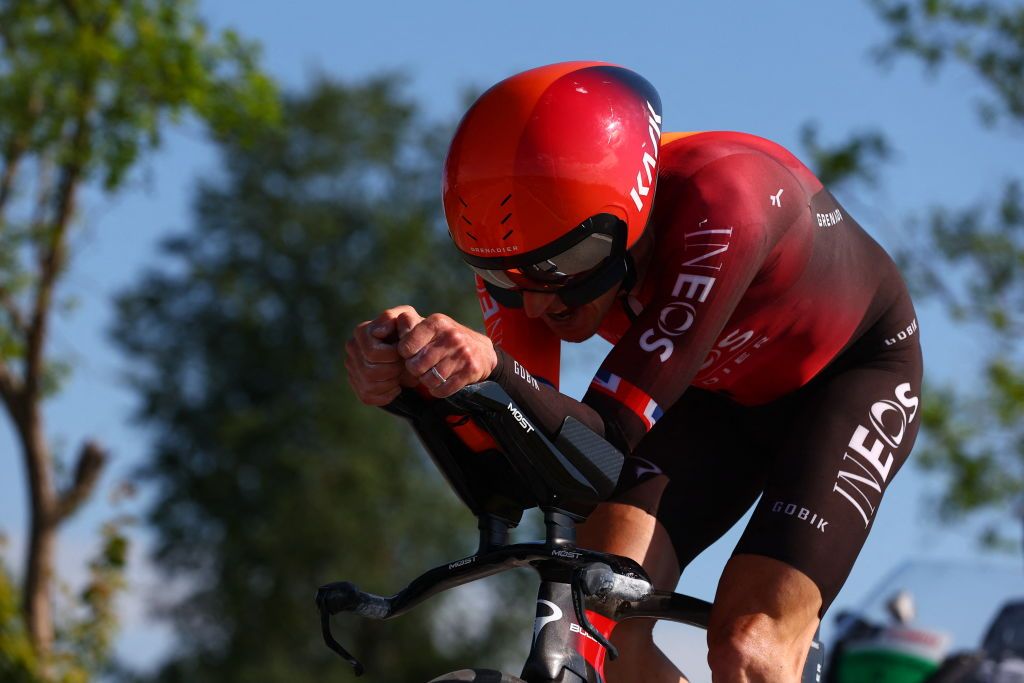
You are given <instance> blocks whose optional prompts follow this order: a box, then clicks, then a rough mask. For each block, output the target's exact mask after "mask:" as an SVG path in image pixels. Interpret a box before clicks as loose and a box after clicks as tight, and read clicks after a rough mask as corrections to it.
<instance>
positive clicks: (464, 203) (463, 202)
mask: <svg viewBox="0 0 1024 683" xmlns="http://www.w3.org/2000/svg"><path fill="white" fill-rule="evenodd" d="M459 201H460V202H462V205H463V206H464V207H466V208H467V209H468V208H469V204H467V203H466V200H465V199H463V198H462V197H459Z"/></svg>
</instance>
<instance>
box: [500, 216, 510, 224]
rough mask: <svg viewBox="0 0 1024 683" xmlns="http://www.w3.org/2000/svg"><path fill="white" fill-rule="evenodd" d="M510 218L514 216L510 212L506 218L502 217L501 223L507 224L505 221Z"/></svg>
mask: <svg viewBox="0 0 1024 683" xmlns="http://www.w3.org/2000/svg"><path fill="white" fill-rule="evenodd" d="M509 218H512V214H509V215H507V216H505V217H504V218H502V219H501V224H502V225H505V223H508V219H509Z"/></svg>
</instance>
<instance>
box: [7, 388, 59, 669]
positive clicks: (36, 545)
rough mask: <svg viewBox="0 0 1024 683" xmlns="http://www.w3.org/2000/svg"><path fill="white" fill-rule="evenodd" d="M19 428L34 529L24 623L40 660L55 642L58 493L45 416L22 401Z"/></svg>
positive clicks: (29, 550)
mask: <svg viewBox="0 0 1024 683" xmlns="http://www.w3.org/2000/svg"><path fill="white" fill-rule="evenodd" d="M21 408H22V410H20V411H19V412H20V413H21V414H20V415H19V419H18V420H17V422H18V432H19V435H20V437H21V445H22V449H23V455H24V456H25V466H26V467H25V471H26V473H27V475H28V487H29V492H30V494H31V500H32V520H31V533H30V537H29V547H28V556H27V557H26V558H25V585H24V588H23V592H22V610H23V613H24V615H25V627H26V629H27V630H28V634H29V637H30V639H31V641H32V646H33V648H34V650H35V652H36V654H37V655H38V657H39V659H40V661H42V662H44V669H45V662H46V660H47V659H48V658H49V654H50V650H51V649H52V646H53V611H52V609H51V597H50V592H51V590H50V589H51V586H52V583H53V566H54V562H55V561H56V557H55V552H56V540H57V525H58V523H59V519H58V515H57V495H56V490H55V488H54V483H53V471H52V468H51V466H50V454H49V451H48V449H47V447H46V441H45V439H44V437H43V424H42V418H41V415H40V414H39V410H38V407H37V406H35V405H31V404H30V405H22V406H21Z"/></svg>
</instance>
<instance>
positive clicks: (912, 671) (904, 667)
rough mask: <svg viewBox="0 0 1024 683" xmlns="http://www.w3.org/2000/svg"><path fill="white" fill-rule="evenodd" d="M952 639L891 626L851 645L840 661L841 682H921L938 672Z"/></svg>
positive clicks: (838, 664)
mask: <svg viewBox="0 0 1024 683" xmlns="http://www.w3.org/2000/svg"><path fill="white" fill-rule="evenodd" d="M949 643H950V637H949V636H948V635H946V634H944V633H937V632H934V631H925V630H919V629H911V628H904V627H892V628H888V629H885V630H884V631H882V632H881V633H879V634H877V635H875V636H873V637H871V638H868V639H865V640H862V641H859V642H853V643H850V644H849V645H848V646H847V648H846V651H845V652H844V653H843V655H842V656H841V657H840V659H839V661H838V662H837V670H836V681H837V682H838V683H919V682H920V681H924V680H925V679H927V678H928V677H929V676H930V675H932V674H933V673H935V672H936V671H937V670H938V668H939V665H940V664H941V663H942V660H943V658H944V657H945V656H946V651H947V650H948V649H949Z"/></svg>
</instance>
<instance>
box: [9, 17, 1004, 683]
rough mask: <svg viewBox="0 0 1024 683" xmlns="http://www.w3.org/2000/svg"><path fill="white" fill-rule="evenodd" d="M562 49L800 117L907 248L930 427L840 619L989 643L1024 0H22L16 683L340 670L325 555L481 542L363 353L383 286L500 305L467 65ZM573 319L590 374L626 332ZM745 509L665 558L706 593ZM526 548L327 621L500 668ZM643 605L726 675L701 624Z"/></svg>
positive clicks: (14, 255) (668, 96) (846, 195)
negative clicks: (502, 1) (321, 607)
mask: <svg viewBox="0 0 1024 683" xmlns="http://www.w3.org/2000/svg"><path fill="white" fill-rule="evenodd" d="M575 59H593V60H606V61H611V62H616V63H619V64H622V65H625V66H628V67H630V68H632V69H634V70H636V71H637V72H639V73H641V74H642V75H644V76H645V77H646V78H647V79H648V80H650V81H651V82H652V83H654V84H655V86H656V87H657V88H658V89H659V91H660V94H661V97H662V100H663V103H664V111H665V116H664V119H665V124H664V129H665V130H667V131H686V130H713V129H726V130H740V131H746V132H750V133H755V134H757V135H761V136H764V137H767V138H770V139H773V140H775V141H777V142H779V143H781V144H782V145H784V146H786V147H787V148H789V149H790V150H791V151H793V152H794V153H795V154H797V156H799V157H801V158H802V159H803V160H804V161H805V162H806V163H807V164H808V165H810V166H811V167H812V168H813V169H815V170H816V171H817V172H818V173H819V175H820V176H821V177H822V179H823V180H825V181H826V183H827V184H828V185H829V186H830V188H831V189H832V190H833V192H834V193H835V194H836V195H837V196H838V197H839V199H840V201H841V202H842V203H843V204H844V205H845V206H846V207H847V208H849V210H850V211H851V213H852V214H853V215H854V216H856V217H857V219H858V221H859V222H860V223H861V224H862V225H863V226H864V227H865V228H866V229H867V230H868V231H869V232H870V233H871V234H872V235H873V236H874V237H875V238H876V239H877V240H878V241H879V242H880V243H882V245H883V246H885V247H886V248H887V249H888V250H889V251H890V252H891V253H893V254H894V255H896V256H897V257H898V259H899V260H900V262H901V264H902V265H903V268H904V272H905V274H906V276H907V278H908V280H909V281H910V282H911V284H912V287H913V289H914V291H915V296H916V302H917V306H918V312H919V321H920V334H921V340H922V344H923V345H924V349H925V362H926V373H927V374H926V403H925V408H924V410H923V420H924V431H923V432H922V437H921V439H919V442H918V446H917V448H916V451H915V455H914V457H913V458H912V459H911V462H910V463H909V464H908V465H907V467H905V468H904V470H903V471H902V472H900V474H899V476H898V477H896V479H895V480H894V482H893V484H892V485H891V486H890V488H889V490H888V492H887V494H886V497H885V501H884V503H883V505H882V507H881V509H880V511H879V514H878V516H877V518H876V521H875V525H874V529H873V531H872V534H871V537H870V538H869V540H868V543H867V545H866V547H865V548H864V551H863V553H862V555H861V558H860V560H859V562H858V564H857V565H856V566H855V568H854V570H853V573H852V575H851V577H850V579H849V582H848V583H847V585H846V587H845V588H844V590H843V592H842V593H840V595H839V597H838V599H837V600H836V602H835V604H834V606H833V608H832V611H831V613H830V614H829V615H827V616H826V619H825V622H824V624H823V632H824V636H825V639H826V641H829V640H831V639H832V638H833V637H834V636H835V634H836V633H838V632H840V631H841V630H842V628H841V627H842V625H841V624H840V625H838V626H837V623H836V619H835V616H836V615H837V614H839V613H840V612H844V611H845V612H848V613H861V614H864V615H870V619H872V620H874V622H876V623H883V622H885V621H886V620H892V619H894V618H895V617H894V616H893V615H892V614H888V615H887V614H886V613H885V611H884V610H883V609H882V608H880V607H879V605H884V604H885V603H886V601H887V600H888V599H889V598H890V597H891V596H892V595H894V594H895V593H896V592H897V591H899V590H901V589H902V590H906V591H909V592H911V593H912V594H913V599H914V601H915V603H916V605H917V607H918V609H917V616H916V618H915V619H911V620H909V621H908V622H907V623H910V624H914V625H916V626H917V627H920V628H922V629H934V630H937V631H942V632H944V633H949V634H950V636H949V638H950V642H949V643H948V644H947V645H946V646H945V647H946V649H947V650H948V651H950V652H953V651H957V650H963V649H971V648H977V647H979V646H980V645H981V640H982V636H983V632H984V630H985V628H986V627H987V625H988V624H989V623H990V622H991V620H992V619H993V618H994V617H995V614H996V612H997V610H998V609H999V607H1000V605H1002V604H1003V603H1004V602H1005V601H1006V600H1007V599H1010V598H1012V597H1014V596H1016V597H1020V596H1021V594H1022V593H1024V583H1022V582H1021V578H1022V577H1021V565H1022V559H1024V558H1022V555H1021V536H1022V515H1024V505H1022V493H1024V428H1022V419H1021V416H1022V409H1024V353H1022V345H1021V342H1020V338H1021V332H1022V328H1024V232H1022V231H1024V206H1022V188H1021V177H1022V174H1024V168H1022V162H1021V159H1022V158H1024V154H1022V151H1024V144H1022V131H1024V127H1022V124H1024V7H1022V5H1021V3H1020V2H1013V1H1005V0H991V1H967V0H965V1H962V2H961V1H954V0H948V1H947V0H909V1H907V2H900V1H897V0H858V1H856V2H846V3H755V2H721V3H702V4H701V5H693V4H683V3H677V4H674V5H671V6H669V7H666V8H654V7H651V6H638V5H628V4H623V3H612V2H606V1H604V0H599V1H594V2H587V3H583V2H575V1H573V2H564V3H557V4H556V3H543V4H541V3H520V4H519V5H517V6H515V7H514V8H513V7H510V6H500V5H495V4H491V3H474V4H470V3H444V2H442V3H412V2H400V3H349V2H343V1H342V2H326V1H324V2H312V1H300V0H297V1H296V2H292V3H287V4H283V3H272V2H265V1H263V0H254V1H253V2H248V3H231V2H215V1H206V2H195V3H193V2H172V1H170V0H0V154H2V156H0V396H2V398H3V405H4V408H5V413H4V416H3V418H2V419H0V535H2V545H0V680H3V681H51V680H52V681H56V680H59V681H87V680H110V681H114V680H118V681H121V680H124V681H128V680H132V681H136V680H137V681H185V680H188V681H278V680H280V681H305V680H310V681H312V680H323V679H325V678H327V677H337V678H338V679H339V680H340V679H343V678H344V677H346V676H350V675H351V674H350V673H349V672H348V671H346V665H344V663H343V662H341V661H340V660H337V658H336V657H335V656H334V655H332V654H331V653H329V652H328V651H327V650H326V648H324V647H323V645H322V643H321V641H320V636H319V632H318V623H317V617H316V613H315V611H314V609H313V605H312V599H311V598H312V595H313V591H314V589H315V587H316V586H318V585H319V584H321V583H324V582H326V581H330V580H337V579H341V578H348V579H352V580H355V581H356V582H357V583H359V584H360V586H361V587H363V588H366V589H368V590H372V591H376V592H382V593H388V594H390V593H391V592H393V591H394V590H396V589H397V588H398V587H399V586H401V585H404V583H405V582H407V581H408V580H410V579H411V578H413V577H414V576H416V575H417V574H418V573H419V572H421V571H422V570H424V569H425V568H427V567H428V566H432V565H435V564H441V563H444V562H447V561H450V560H452V559H454V558H456V557H461V556H462V555H463V554H464V553H467V552H469V551H470V550H471V549H472V547H473V546H474V543H475V538H476V532H475V523H474V520H473V519H472V518H471V516H470V515H469V513H468V512H467V511H465V510H463V509H462V508H461V507H460V505H459V504H458V502H457V501H456V500H455V497H454V496H453V495H452V494H451V493H450V492H449V491H448V490H447V488H446V486H445V484H444V482H443V481H442V480H441V478H440V477H439V476H438V475H437V473H436V472H434V471H433V468H432V466H431V465H430V463H429V461H428V460H427V459H426V458H425V456H424V455H423V454H422V452H420V451H419V450H418V448H417V447H416V446H415V445H414V442H413V440H412V438H411V434H410V433H409V432H408V430H406V429H405V428H404V427H403V426H402V425H401V424H399V423H397V421H396V420H394V418H390V417H389V416H387V415H385V414H383V413H382V412H381V411H379V410H373V409H370V408H367V407H363V406H361V405H359V404H358V403H357V402H356V401H355V399H354V398H353V396H352V395H351V392H350V391H349V389H348V386H347V383H346V382H345V377H344V368H343V366H342V355H343V354H342V352H343V346H344V343H345V340H346V339H347V338H348V335H349V334H350V332H351V329H352V328H353V326H354V325H355V324H356V323H358V322H359V321H361V320H365V319H369V318H372V317H374V316H375V315H376V314H377V313H378V312H379V311H380V310H382V309H383V308H385V307H388V306H391V305H395V304H399V303H411V304H413V305H415V306H416V307H417V308H418V309H419V310H420V311H421V312H424V311H431V312H432V311H442V312H446V313H448V314H450V315H453V316H455V317H456V318H459V319H461V320H464V321H467V322H468V323H472V324H474V325H478V324H479V312H478V311H477V309H476V304H475V299H474V297H473V291H472V285H471V279H470V275H469V272H468V270H467V269H466V268H465V267H464V266H463V265H462V264H461V262H460V261H459V259H458V257H457V256H456V253H455V251H454V249H453V248H452V247H451V246H450V245H449V244H448V238H447V235H446V231H445V228H444V225H443V218H442V216H441V207H440V201H439V188H440V163H441V159H442V157H443V153H444V150H445V147H446V145H447V141H448V139H449V137H450V135H451V132H452V131H453V129H454V125H455V124H456V122H457V121H458V117H459V116H460V115H461V113H462V111H463V110H464V109H465V107H466V106H467V104H468V102H469V101H471V98H472V97H473V96H474V95H475V94H477V93H479V92H480V91H481V90H482V89H483V88H486V87H487V86H489V85H490V84H492V83H494V82H496V81H497V80H500V79H501V78H503V77H505V76H507V75H510V74H512V73H514V72H516V71H520V70H523V69H526V68H530V67H534V66H538V65H541V64H545V63H550V62H556V61H564V60H575ZM568 346H569V347H567V348H564V349H563V355H564V357H565V359H566V362H565V364H564V369H563V377H562V382H563V390H564V391H566V393H569V394H572V395H575V396H580V395H581V394H582V392H583V389H584V388H585V387H586V385H587V384H588V383H589V380H590V377H591V374H592V372H593V370H594V369H595V368H596V367H597V365H598V364H599V362H600V360H601V358H602V356H603V354H604V353H605V352H606V350H607V347H606V346H603V343H601V342H594V343H586V344H582V345H568ZM740 524H741V525H742V524H743V522H741V523H740ZM528 526H529V525H528ZM737 539H738V530H737V529H734V530H733V531H732V532H731V533H730V534H729V535H727V536H726V537H725V538H723V539H722V540H721V541H720V542H719V543H718V544H716V545H715V546H714V547H713V548H711V549H710V550H709V551H708V552H707V553H705V555H704V556H702V557H701V558H699V559H698V561H697V562H695V563H694V565H693V566H691V567H689V568H688V569H687V570H686V571H685V573H684V574H683V578H682V581H681V584H680V588H679V590H682V591H684V592H688V593H691V594H694V595H698V596H700V597H704V598H708V599H710V598H711V597H712V596H713V594H714V590H715V586H716V583H717V578H718V574H719V572H720V570H721V568H722V566H723V565H724V563H725V561H726V559H727V558H728V556H729V553H730V552H731V549H732V546H733V545H734V544H735V542H736V540H737ZM908 563H909V564H908ZM908 567H909V568H910V569H908ZM911 576H922V577H928V580H925V581H920V580H916V579H913V578H908V577H911ZM938 579H942V580H938ZM531 581H532V579H531V578H530V577H521V578H515V577H510V578H508V579H506V580H503V581H488V582H486V583H485V584H483V585H478V586H471V587H466V588H463V589H459V590H457V591H453V592H452V593H451V594H449V595H446V596H444V597H443V598H437V599H434V600H432V601H431V602H429V603H428V604H426V605H425V606H424V607H423V608H421V609H420V610H418V611H416V612H414V613H412V614H410V615H408V616H406V617H403V618H401V619H399V620H396V621H394V622H389V623H387V624H380V623H359V624H356V623H354V622H353V621H351V620H341V619H339V620H337V621H338V623H337V625H336V631H337V633H338V635H339V639H340V640H341V641H342V642H343V643H345V644H346V645H350V646H351V649H352V650H353V651H354V652H355V653H356V654H357V655H359V656H360V658H361V659H363V660H364V661H365V662H366V664H367V667H368V670H369V672H370V673H369V675H368V678H367V680H371V681H388V682H391V681H400V680H405V681H415V680H428V679H429V678H431V677H433V676H435V675H438V674H440V673H442V672H444V671H446V670H449V669H455V668H461V667H462V666H465V665H470V664H475V665H493V666H497V665H499V664H503V663H509V665H510V666H512V667H513V669H514V670H515V666H514V663H515V662H517V661H521V659H522V657H523V655H524V653H525V651H526V649H527V648H528V646H529V637H530V635H529V634H530V624H531V621H532V617H533V609H534V607H533V595H532V594H531V591H532V590H533V584H532V583H531ZM968 587H970V588H972V589H978V588H980V589H983V590H982V591H981V592H982V593H984V595H983V596H982V595H979V596H978V597H975V598H972V599H970V600H959V601H951V600H949V598H950V596H952V595H957V594H961V593H959V592H960V591H965V590H966V589H967V588H968ZM971 595H974V593H971ZM890 612H891V610H890ZM904 616H906V615H904ZM656 634H657V639H658V641H659V643H661V644H662V646H663V648H664V649H665V650H666V652H668V653H669V654H670V655H671V656H672V657H673V658H675V659H676V660H677V661H679V662H680V665H681V666H682V667H683V669H684V670H685V671H687V672H688V673H690V674H691V675H692V677H693V680H694V681H707V680H709V678H708V674H707V672H706V665H705V664H704V655H705V652H704V651H702V648H703V634H701V633H695V632H692V631H690V630H688V629H686V628H684V627H678V626H674V625H661V626H659V627H658V629H657V631H656Z"/></svg>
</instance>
